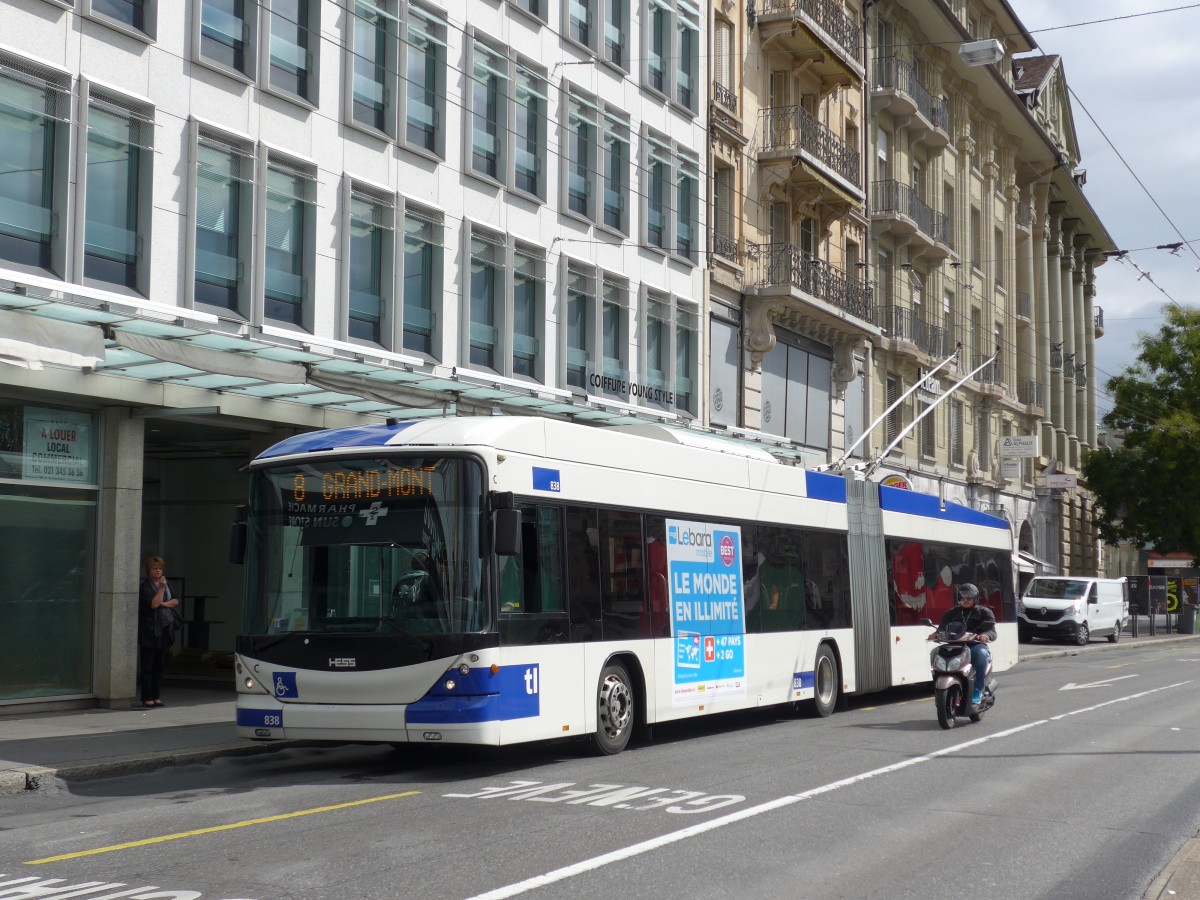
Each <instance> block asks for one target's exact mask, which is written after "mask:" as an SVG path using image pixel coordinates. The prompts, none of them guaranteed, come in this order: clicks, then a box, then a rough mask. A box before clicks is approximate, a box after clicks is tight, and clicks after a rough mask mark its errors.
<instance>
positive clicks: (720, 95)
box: [713, 81, 737, 115]
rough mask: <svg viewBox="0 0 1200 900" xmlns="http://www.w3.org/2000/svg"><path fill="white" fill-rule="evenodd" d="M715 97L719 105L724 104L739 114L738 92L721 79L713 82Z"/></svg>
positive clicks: (732, 111)
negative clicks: (722, 82)
mask: <svg viewBox="0 0 1200 900" xmlns="http://www.w3.org/2000/svg"><path fill="white" fill-rule="evenodd" d="M713 99H714V100H716V101H717V105H718V106H723V107H725V108H726V109H727V110H729V111H730V112H731V113H733V114H734V115H737V94H735V93H734V92H733V91H732V90H730V89H729V88H727V87H725V85H723V84H721V82H719V81H714V82H713Z"/></svg>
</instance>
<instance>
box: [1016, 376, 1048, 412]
mask: <svg viewBox="0 0 1200 900" xmlns="http://www.w3.org/2000/svg"><path fill="white" fill-rule="evenodd" d="M1021 402H1022V403H1024V404H1025V405H1026V406H1045V405H1046V403H1045V401H1044V400H1043V399H1042V383H1041V382H1040V381H1026V382H1025V383H1024V384H1022V385H1021Z"/></svg>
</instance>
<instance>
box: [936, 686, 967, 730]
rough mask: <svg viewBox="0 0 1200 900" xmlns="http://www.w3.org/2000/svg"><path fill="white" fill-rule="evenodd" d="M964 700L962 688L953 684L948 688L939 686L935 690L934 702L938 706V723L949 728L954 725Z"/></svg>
mask: <svg viewBox="0 0 1200 900" xmlns="http://www.w3.org/2000/svg"><path fill="white" fill-rule="evenodd" d="M961 701H962V688H960V687H959V686H958V685H957V684H952V685H950V687H948V688H939V689H937V690H935V691H934V692H933V703H934V706H936V707H937V717H938V724H939V725H941V726H942V728H944V729H946V730H949V729H951V728H953V727H954V724H955V722H956V721H957V718H958V709H959V705H960V703H961Z"/></svg>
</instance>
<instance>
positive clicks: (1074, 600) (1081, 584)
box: [1017, 575, 1129, 645]
mask: <svg viewBox="0 0 1200 900" xmlns="http://www.w3.org/2000/svg"><path fill="white" fill-rule="evenodd" d="M1128 621H1129V596H1128V592H1127V591H1126V589H1125V579H1124V578H1084V577H1079V576H1073V575H1058V576H1048V575H1039V576H1038V577H1036V578H1034V579H1033V580H1032V581H1030V582H1029V584H1028V586H1026V588H1025V594H1024V596H1022V597H1021V602H1020V603H1018V604H1017V635H1018V637H1019V638H1020V640H1022V641H1029V640H1032V639H1033V638H1039V637H1045V638H1049V637H1054V638H1066V639H1068V640H1074V641H1075V643H1077V644H1080V645H1083V644H1086V643H1087V642H1088V641H1089V640H1091V639H1092V638H1093V637H1107V638H1108V639H1109V640H1110V641H1111V642H1112V643H1114V644H1115V643H1116V642H1117V641H1119V640H1120V639H1121V629H1122V628H1123V627H1124V626H1125V623H1127V622H1128Z"/></svg>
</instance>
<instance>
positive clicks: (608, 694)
mask: <svg viewBox="0 0 1200 900" xmlns="http://www.w3.org/2000/svg"><path fill="white" fill-rule="evenodd" d="M631 700H632V698H631V697H630V696H629V685H627V684H626V683H625V682H624V681H622V680H621V679H620V678H617V677H616V676H615V675H610V676H609V677H608V678H606V679H605V680H604V686H603V687H602V688H601V689H600V722H601V723H602V724H603V726H604V731H605V733H606V734H607V735H609V737H616V736H617V735H619V734H620V733H621V732H622V731H624V730H625V728H626V726H628V725H629V715H630V711H631V710H632V708H633V706H632V703H631Z"/></svg>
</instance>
